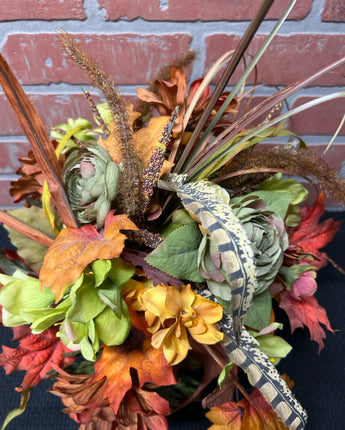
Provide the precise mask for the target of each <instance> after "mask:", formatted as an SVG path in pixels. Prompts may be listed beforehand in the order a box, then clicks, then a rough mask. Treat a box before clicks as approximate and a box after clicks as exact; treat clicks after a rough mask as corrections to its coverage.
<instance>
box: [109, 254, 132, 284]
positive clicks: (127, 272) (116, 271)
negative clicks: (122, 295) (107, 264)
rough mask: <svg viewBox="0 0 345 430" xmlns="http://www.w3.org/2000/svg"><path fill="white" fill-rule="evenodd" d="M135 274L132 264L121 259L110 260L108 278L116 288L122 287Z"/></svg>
mask: <svg viewBox="0 0 345 430" xmlns="http://www.w3.org/2000/svg"><path fill="white" fill-rule="evenodd" d="M134 273H135V267H134V266H133V264H131V263H128V262H127V261H123V260H122V259H121V258H114V259H113V260H111V269H110V272H109V275H108V276H109V278H110V279H111V280H112V281H113V282H114V283H115V284H116V285H117V286H118V287H122V285H124V284H125V283H126V282H128V281H129V280H130V279H131V277H132V276H133V275H134Z"/></svg>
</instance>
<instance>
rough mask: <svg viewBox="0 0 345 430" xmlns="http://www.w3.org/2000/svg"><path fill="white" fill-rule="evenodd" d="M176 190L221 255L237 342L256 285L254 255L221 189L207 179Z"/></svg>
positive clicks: (181, 178) (180, 183) (181, 183)
mask: <svg viewBox="0 0 345 430" xmlns="http://www.w3.org/2000/svg"><path fill="white" fill-rule="evenodd" d="M172 176H173V177H172V181H175V180H176V179H177V182H178V188H177V190H176V192H177V195H178V197H179V198H180V199H181V201H182V203H183V206H184V207H185V208H186V209H187V211H188V212H189V214H190V215H191V216H192V217H193V218H195V219H197V220H198V222H200V224H201V226H202V227H203V229H206V230H207V231H208V232H209V234H210V236H211V239H212V240H213V242H214V243H215V245H216V246H217V250H218V252H219V253H220V254H221V259H222V271H223V274H224V276H225V278H226V280H227V282H228V283H229V286H230V288H231V310H232V315H233V321H234V324H233V327H234V334H235V337H236V339H237V342H239V341H240V337H241V332H242V327H243V321H244V319H245V317H246V314H247V312H248V309H249V307H250V305H251V303H252V298H253V293H254V290H255V287H256V276H255V264H254V254H253V250H252V247H251V243H250V241H249V239H248V237H247V234H246V232H245V230H244V229H243V227H242V224H241V223H240V221H239V220H238V218H237V217H236V216H235V215H234V214H233V212H232V210H231V208H230V206H229V204H227V202H226V201H225V199H224V195H223V189H222V188H221V187H218V186H215V185H213V184H210V183H207V182H193V183H187V184H184V183H183V177H178V176H177V175H172Z"/></svg>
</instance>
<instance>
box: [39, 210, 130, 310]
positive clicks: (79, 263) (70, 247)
mask: <svg viewBox="0 0 345 430" xmlns="http://www.w3.org/2000/svg"><path fill="white" fill-rule="evenodd" d="M122 229H123V230H137V227H136V225H135V224H134V223H133V222H132V221H131V220H130V219H128V216H127V215H116V216H114V215H113V211H111V212H109V214H108V215H107V218H106V220H105V225H104V230H103V232H102V233H99V232H98V231H97V230H96V228H95V227H94V226H93V225H92V224H87V225H85V226H83V227H81V228H78V229H74V228H64V229H63V230H61V232H60V234H59V235H58V236H57V238H56V239H55V241H54V243H53V245H51V246H50V248H49V249H48V251H47V253H46V255H45V258H44V261H43V266H42V269H41V272H40V285H41V287H50V289H51V291H52V292H53V293H54V294H55V296H56V302H58V301H59V300H60V299H61V297H62V295H63V293H64V291H65V290H66V288H68V287H69V286H70V285H72V284H73V283H74V282H75V281H76V280H77V279H78V278H79V277H80V275H81V274H82V272H83V270H84V269H85V268H86V266H87V265H88V264H90V263H92V262H93V261H95V260H105V259H109V260H110V259H113V258H117V257H119V256H120V254H121V252H122V250H123V247H124V242H125V239H126V236H125V235H124V234H122V233H120V230H122Z"/></svg>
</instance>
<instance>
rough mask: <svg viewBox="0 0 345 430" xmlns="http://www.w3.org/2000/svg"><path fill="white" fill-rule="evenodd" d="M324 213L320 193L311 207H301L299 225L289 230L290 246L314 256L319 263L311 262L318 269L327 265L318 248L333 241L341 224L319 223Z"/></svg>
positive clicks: (330, 220)
mask: <svg viewBox="0 0 345 430" xmlns="http://www.w3.org/2000/svg"><path fill="white" fill-rule="evenodd" d="M324 213H325V208H324V204H323V194H322V193H321V194H320V195H319V197H318V199H317V200H316V202H315V204H314V205H313V206H310V207H309V206H308V205H305V206H303V208H302V209H301V222H300V224H299V225H298V226H297V227H294V228H292V229H290V230H289V243H290V246H291V245H298V246H300V247H301V248H302V249H303V251H304V252H306V253H311V254H314V255H316V256H317V258H318V259H319V261H318V260H315V261H313V265H314V266H317V268H318V269H320V268H321V267H324V266H326V264H327V254H326V253H325V252H321V251H320V248H323V247H324V246H326V245H327V244H328V243H329V242H331V241H332V240H333V238H334V236H335V234H336V233H337V231H338V230H339V228H340V224H341V221H334V220H333V219H332V218H329V219H327V220H325V221H323V222H319V220H320V217H321V215H323V214H324Z"/></svg>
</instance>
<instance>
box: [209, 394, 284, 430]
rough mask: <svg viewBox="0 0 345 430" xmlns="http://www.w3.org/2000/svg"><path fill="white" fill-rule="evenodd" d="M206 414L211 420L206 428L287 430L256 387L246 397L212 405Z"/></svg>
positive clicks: (219, 429)
mask: <svg viewBox="0 0 345 430" xmlns="http://www.w3.org/2000/svg"><path fill="white" fill-rule="evenodd" d="M206 416H207V418H208V419H209V420H210V421H211V422H213V425H212V426H211V427H209V429H208V430H267V429H270V430H288V427H286V425H285V424H284V423H283V422H281V421H280V420H279V418H278V417H277V415H276V414H275V412H274V411H273V409H272V408H271V406H270V405H269V404H268V403H267V402H266V400H265V399H264V398H263V397H262V395H261V393H260V391H259V390H258V389H257V388H254V389H253V391H252V392H251V394H250V395H249V396H248V399H247V398H244V399H242V400H240V401H239V402H237V403H236V402H233V401H230V402H227V403H224V404H222V405H220V406H216V407H213V408H211V410H210V411H209V412H207V414H206Z"/></svg>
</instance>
